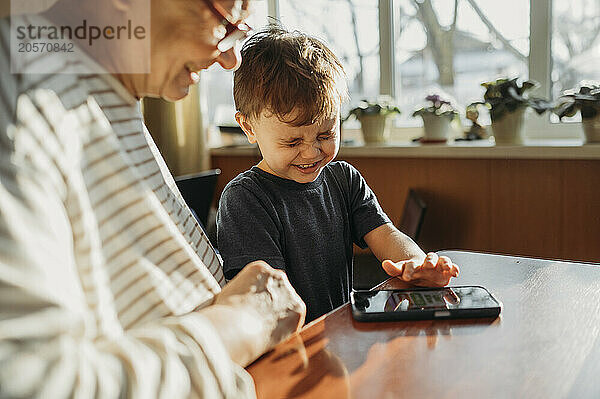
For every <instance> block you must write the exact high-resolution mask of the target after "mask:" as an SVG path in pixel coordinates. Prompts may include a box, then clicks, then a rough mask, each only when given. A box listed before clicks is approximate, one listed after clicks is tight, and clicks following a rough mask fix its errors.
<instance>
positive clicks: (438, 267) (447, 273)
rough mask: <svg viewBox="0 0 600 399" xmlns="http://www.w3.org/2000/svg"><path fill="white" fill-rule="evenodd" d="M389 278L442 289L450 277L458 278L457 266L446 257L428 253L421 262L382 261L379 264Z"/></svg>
mask: <svg viewBox="0 0 600 399" xmlns="http://www.w3.org/2000/svg"><path fill="white" fill-rule="evenodd" d="M381 265H382V267H383V269H384V270H385V272H386V273H387V274H389V275H390V276H395V277H398V278H400V279H401V280H403V281H406V282H408V283H411V284H414V285H418V286H423V287H443V286H445V285H448V283H449V282H450V279H451V278H452V277H458V273H459V269H458V266H457V265H455V264H454V263H452V261H451V260H450V258H448V257H447V256H438V255H437V254H436V253H435V252H429V253H428V254H427V256H426V257H425V260H424V261H423V262H420V261H419V260H415V259H409V260H405V261H401V262H392V261H391V260H384V261H383V263H382V264H381Z"/></svg>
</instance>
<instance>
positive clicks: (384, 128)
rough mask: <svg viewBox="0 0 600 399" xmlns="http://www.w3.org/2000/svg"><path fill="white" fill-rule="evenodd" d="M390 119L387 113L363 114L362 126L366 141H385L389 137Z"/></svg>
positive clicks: (370, 142) (361, 118) (369, 142)
mask: <svg viewBox="0 0 600 399" xmlns="http://www.w3.org/2000/svg"><path fill="white" fill-rule="evenodd" d="M389 121H390V118H388V117H387V116H386V115H381V114H379V115H362V116H361V117H360V128H361V130H362V135H363V139H364V141H365V143H368V144H372V143H385V142H386V141H388V139H389Z"/></svg>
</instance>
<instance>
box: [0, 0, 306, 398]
mask: <svg viewBox="0 0 600 399" xmlns="http://www.w3.org/2000/svg"><path fill="white" fill-rule="evenodd" d="M13 3H15V4H17V3H18V4H20V6H19V7H21V6H22V4H25V3H35V2H34V1H33V0H29V1H28V2H26V1H23V2H13ZM39 3H40V4H38V6H39V7H40V8H42V10H43V12H42V13H37V14H31V13H29V14H25V15H23V14H21V13H20V12H24V11H27V10H21V9H19V10H16V9H15V8H13V12H14V13H13V14H14V15H13V16H12V17H11V18H8V17H7V18H4V19H0V52H1V53H2V55H1V56H0V71H1V72H2V75H1V77H0V397H30V396H39V397H51V398H61V397H67V396H69V397H70V396H76V397H82V398H85V397H107V398H114V397H136V398H151V397H158V396H161V397H165V398H179V397H210V398H216V397H231V398H244V397H253V396H255V390H254V386H253V383H252V379H251V378H250V376H249V374H247V373H246V371H245V370H244V369H243V367H244V366H246V365H248V364H249V363H250V362H252V361H253V360H254V359H256V358H257V357H258V356H260V355H261V354H262V353H264V352H265V351H267V350H269V349H270V348H271V347H273V346H274V345H275V344H277V343H278V342H280V341H281V340H283V339H285V338H286V337H288V336H289V335H291V334H293V333H294V332H295V331H297V329H298V328H299V326H300V325H301V324H302V323H303V321H304V315H305V306H304V304H303V303H302V301H301V300H300V298H299V297H298V296H297V295H296V293H295V292H294V290H293V289H292V288H291V286H290V284H289V282H288V281H287V279H286V277H285V275H284V274H283V273H282V272H280V271H277V270H274V269H272V268H271V267H270V266H268V265H267V264H266V263H264V262H254V263H253V264H251V265H249V266H248V267H246V268H244V270H243V271H242V272H241V273H240V274H239V275H238V276H237V277H236V278H235V279H233V280H232V281H231V282H229V283H227V284H225V280H224V277H223V273H222V270H221V264H220V261H219V258H218V256H217V255H216V254H215V251H214V249H213V247H212V245H211V243H210V242H209V241H208V239H207V238H206V236H205V234H204V233H203V232H202V230H201V228H200V227H199V226H198V225H197V223H196V222H195V219H194V217H193V216H192V215H191V213H190V210H189V209H188V208H187V206H186V205H185V203H184V201H183V200H182V198H181V195H180V194H179V192H178V191H177V189H176V186H175V184H174V181H173V178H172V176H171V174H170V173H169V171H168V170H167V168H166V166H165V163H164V161H163V160H162V158H161V156H160V154H159V152H158V150H157V148H156V146H155V144H154V142H153V141H152V138H151V136H150V135H149V134H148V132H147V130H146V128H145V126H144V124H143V121H142V116H141V113H140V106H139V101H138V100H139V99H140V98H142V97H144V96H152V97H162V98H165V99H168V100H178V99H180V98H183V97H184V96H185V95H186V94H187V92H188V88H189V86H190V85H191V84H193V83H195V82H196V80H197V73H198V71H199V70H201V69H205V68H208V67H209V66H210V65H212V64H214V63H215V62H216V63H219V64H220V65H221V66H222V67H223V68H225V69H232V68H235V66H236V65H237V64H238V62H239V56H238V55H237V52H236V46H235V45H236V42H237V41H238V40H240V39H243V38H244V37H245V35H246V34H247V32H246V31H247V27H246V26H245V25H244V24H243V22H240V21H242V19H241V18H242V17H243V16H244V15H245V13H246V11H247V4H246V3H247V2H242V1H216V0H213V1H212V2H211V0H100V1H99V0H58V1H57V2H55V4H50V8H49V9H45V8H47V7H48V4H47V3H48V1H44V0H41V1H40V2H39ZM19 7H16V8H19ZM21 8H22V7H21ZM17 11H19V15H16V13H17ZM144 15H147V16H148V19H147V20H144V19H143V18H141V17H140V16H144ZM80 26H83V27H84V29H80V31H79V33H80V34H79V35H74V34H73V35H71V37H70V38H69V37H66V36H68V35H69V33H68V32H69V29H66V28H65V27H71V28H76V27H80ZM30 27H31V29H30ZM40 27H44V28H45V29H38V28H40ZM52 27H54V28H56V29H51V28H52ZM61 27H62V28H63V29H62V32H63V37H60V38H57V37H56V32H61V29H60V28H61ZM119 27H122V28H123V29H121V30H119ZM19 28H21V29H20V30H19V31H17V29H19ZM127 29H129V32H133V35H129V34H127V35H125V34H126V33H128V31H127ZM136 29H137V31H136ZM11 30H12V31H13V32H12V33H13V38H14V37H16V38H17V40H16V41H15V40H12V41H11V40H10V38H11ZM73 30H74V29H73ZM53 32H54V33H53ZM84 32H87V33H84ZM97 32H100V33H101V34H100V36H98V34H97ZM17 34H18V35H17ZM117 34H121V36H120V37H116V35H117ZM86 35H87V36H86ZM90 35H91V36H90ZM84 36H85V37H84ZM96 36H98V37H96ZM92 39H93V40H92ZM21 43H23V44H22V48H23V50H24V51H23V52H19V51H18V49H17V48H16V47H15V46H17V45H20V44H21ZM35 43H38V45H39V43H46V44H51V46H52V50H53V51H43V52H39V51H38V52H35V51H33V49H34V44H35ZM11 46H12V47H11ZM11 68H12V69H11ZM11 70H12V72H11Z"/></svg>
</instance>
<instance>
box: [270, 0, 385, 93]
mask: <svg viewBox="0 0 600 399" xmlns="http://www.w3.org/2000/svg"><path fill="white" fill-rule="evenodd" d="M279 13H280V16H281V23H282V24H283V25H284V26H285V27H286V28H288V29H298V30H301V31H303V32H307V33H309V34H311V35H313V36H316V37H318V38H319V39H321V40H323V42H324V43H325V44H326V45H327V46H328V47H329V48H330V49H331V50H332V51H333V52H334V53H335V54H336V55H337V57H338V58H339V59H340V61H341V62H342V64H343V65H344V69H345V71H346V74H347V75H348V85H349V87H348V89H349V92H350V97H351V102H358V101H359V100H361V99H363V98H375V97H377V95H378V94H379V9H378V0H302V1H298V0H279Z"/></svg>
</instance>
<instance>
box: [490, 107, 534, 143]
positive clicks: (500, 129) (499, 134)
mask: <svg viewBox="0 0 600 399" xmlns="http://www.w3.org/2000/svg"><path fill="white" fill-rule="evenodd" d="M525 109H526V108H525V107H521V108H518V109H517V110H516V111H514V112H507V113H505V114H504V115H502V118H500V119H498V120H495V121H492V131H493V132H494V140H495V141H496V144H523V124H524V122H525Z"/></svg>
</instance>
